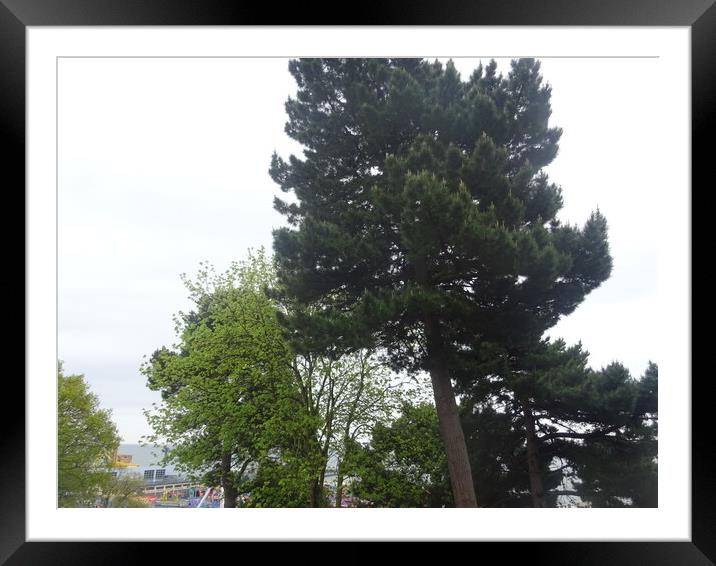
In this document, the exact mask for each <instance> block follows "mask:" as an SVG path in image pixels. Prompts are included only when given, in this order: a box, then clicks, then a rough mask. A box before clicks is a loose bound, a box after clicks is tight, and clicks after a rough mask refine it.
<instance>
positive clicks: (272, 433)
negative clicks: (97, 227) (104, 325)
mask: <svg viewBox="0 0 716 566" xmlns="http://www.w3.org/2000/svg"><path fill="white" fill-rule="evenodd" d="M184 283H185V285H186V287H187V289H188V290H189V291H190V298H191V299H192V301H193V302H194V304H195V306H196V310H193V311H191V312H189V313H179V315H178V316H177V317H176V319H175V323H176V330H177V333H178V335H179V338H180V343H179V344H177V345H175V346H174V347H173V348H171V349H168V348H161V349H159V350H157V351H155V352H154V354H153V355H152V356H151V358H150V360H149V361H148V362H147V363H146V364H144V366H143V368H142V371H143V373H144V374H145V375H146V376H147V383H148V386H149V387H150V388H151V389H153V390H157V391H160V392H161V393H162V398H163V402H162V405H161V406H159V407H155V409H154V410H153V411H147V412H146V414H147V418H148V420H149V422H150V424H151V425H152V427H153V430H154V435H153V436H152V437H150V438H149V439H148V440H149V441H152V442H156V441H158V440H164V441H166V442H167V443H168V444H169V445H171V447H172V448H171V450H170V452H169V453H168V456H167V459H168V460H169V461H172V462H174V463H175V464H176V465H177V467H178V468H179V469H181V470H184V471H186V472H188V473H190V474H192V475H194V476H195V477H199V478H203V479H205V480H208V481H217V480H218V481H220V483H221V485H223V486H224V488H225V490H227V489H228V490H231V491H232V492H234V493H235V492H236V490H238V489H239V488H240V487H242V484H243V482H244V481H245V480H246V477H245V474H244V473H245V472H246V470H247V469H248V464H249V463H251V462H253V463H255V464H258V465H259V466H262V465H266V466H267V465H268V464H267V463H266V462H267V461H268V460H267V459H268V458H269V457H270V454H271V453H273V452H276V451H278V452H279V453H280V455H281V459H282V461H283V463H284V466H288V468H289V469H291V470H292V473H300V472H301V471H302V468H301V466H298V465H292V462H294V460H296V459H299V460H300V457H301V451H302V450H304V444H305V442H304V441H303V440H302V439H305V438H306V437H307V436H310V432H311V431H312V430H314V429H315V426H316V423H315V418H314V417H312V416H311V415H308V414H306V413H305V411H303V409H302V406H301V403H300V401H299V399H298V391H297V389H296V388H295V384H294V383H293V380H292V371H291V362H292V356H291V353H290V351H289V350H288V347H287V344H286V343H285V341H284V340H283V334H282V330H281V327H280V326H279V324H278V321H277V307H276V306H275V304H274V303H273V302H272V301H271V299H269V297H268V296H267V294H266V293H265V292H264V291H265V288H266V287H268V286H271V285H272V284H273V271H272V266H271V264H270V261H269V260H268V259H267V258H266V256H265V254H264V252H263V250H260V251H259V252H258V253H257V254H256V255H253V254H250V255H249V259H248V260H247V261H246V262H243V263H235V264H233V265H232V266H231V268H230V269H229V270H228V271H227V272H226V273H225V274H222V275H216V274H214V273H213V272H212V270H210V269H209V268H208V267H207V266H204V265H203V266H202V269H201V270H200V272H199V275H198V278H197V281H196V282H193V281H191V280H189V279H188V278H186V277H184ZM302 481H304V482H305V483H306V484H308V479H307V478H305V477H304V478H302Z"/></svg>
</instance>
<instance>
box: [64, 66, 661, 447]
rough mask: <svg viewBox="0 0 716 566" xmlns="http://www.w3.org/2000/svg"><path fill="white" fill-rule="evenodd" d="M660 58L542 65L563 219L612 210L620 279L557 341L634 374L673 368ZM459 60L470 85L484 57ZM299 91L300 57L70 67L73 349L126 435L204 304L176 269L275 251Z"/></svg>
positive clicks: (131, 434)
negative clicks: (661, 200) (556, 136)
mask: <svg viewBox="0 0 716 566" xmlns="http://www.w3.org/2000/svg"><path fill="white" fill-rule="evenodd" d="M484 62H485V63H486V62H487V60H485V61H484ZM657 62H658V60H656V59H575V58H564V59H559V58H554V59H544V60H542V71H543V75H544V78H545V80H546V81H547V82H549V83H550V84H551V85H552V87H553V94H552V108H553V114H552V120H551V125H557V126H560V127H562V128H563V129H564V134H563V136H562V140H561V142H560V152H559V154H558V156H557V158H556V159H555V161H554V162H553V164H552V165H550V166H549V168H548V169H547V171H548V173H549V174H550V176H551V178H552V180H553V181H554V182H557V183H558V184H560V185H561V186H562V188H563V191H564V192H563V196H564V201H565V206H564V208H563V210H562V212H561V213H560V218H561V219H562V220H565V221H573V222H577V223H579V224H580V225H581V224H583V223H584V221H585V220H586V218H587V217H588V215H589V213H590V212H591V211H592V210H593V209H595V208H596V207H597V206H598V207H599V208H600V209H601V211H602V212H603V213H604V214H605V216H606V217H607V220H608V222H609V226H610V244H611V250H612V255H613V257H614V270H613V272H612V276H611V278H610V279H609V280H608V281H607V282H606V283H604V284H603V285H602V286H601V287H600V288H599V289H597V290H596V291H594V292H593V293H592V294H591V295H589V296H588V297H587V299H586V300H585V301H584V303H582V305H581V306H580V307H579V308H578V310H577V311H576V312H575V313H574V314H572V315H571V316H569V317H567V318H566V319H564V320H563V321H561V322H560V323H559V324H558V325H557V326H556V327H555V328H554V329H553V330H552V331H551V332H550V335H552V336H553V337H559V336H561V337H563V338H565V339H566V340H567V342H568V343H573V342H576V341H577V340H580V339H581V340H582V342H583V344H584V347H585V348H586V349H587V350H588V351H589V352H590V353H591V357H590V363H591V365H592V366H593V367H596V368H598V367H601V366H603V365H606V364H608V363H609V362H611V361H612V360H619V361H621V362H623V363H624V364H625V365H627V366H628V367H629V369H630V370H631V372H632V375H635V376H640V375H641V374H642V373H643V371H644V369H645V367H646V364H647V361H648V360H653V361H656V362H657V363H658V362H659V358H658V351H657V348H658V344H659V341H658V332H659V328H658V320H657V318H656V313H657V310H658V303H657V241H658V238H659V233H658V232H657V230H658V225H659V223H658V208H657V207H658V204H657V201H658V198H657V197H660V196H661V195H662V191H663V190H665V188H664V187H663V182H662V180H661V178H660V174H661V173H660V167H659V165H660V164H661V163H663V160H664V158H665V155H666V153H665V151H664V147H665V145H666V144H665V143H664V136H665V135H666V134H664V132H663V131H662V130H661V129H660V121H659V120H658V119H655V117H656V116H658V115H659V112H660V111H663V110H664V109H663V108H661V107H660V104H661V103H662V101H660V100H659V98H658V97H651V96H649V95H648V94H649V93H652V92H654V91H655V90H657V89H658V82H659V81H661V80H664V77H662V76H660V75H659V73H658V66H657ZM456 65H457V67H458V70H460V71H461V73H462V75H463V78H467V77H468V76H469V74H470V72H471V71H472V70H473V69H474V67H475V66H476V65H477V60H474V59H472V60H471V59H457V60H456ZM498 65H499V66H500V68H502V69H503V70H506V69H507V67H508V65H509V60H506V59H499V60H498ZM294 92H295V83H294V81H293V78H292V77H291V75H290V74H289V73H288V70H287V60H286V59H267V58H262V59H258V58H256V59H253V58H244V59H228V58H226V59H60V60H59V104H58V112H59V186H58V214H59V222H58V225H59V228H58V246H59V247H58V261H59V281H58V285H59V287H58V306H59V357H60V359H62V360H64V362H65V370H66V372H68V373H84V374H85V376H86V377H87V380H88V382H89V384H90V386H91V388H92V390H93V391H94V392H95V393H96V394H97V395H98V396H99V397H100V399H101V402H102V405H103V406H104V407H106V408H110V409H112V412H113V418H114V420H115V422H116V423H117V424H118V427H119V430H120V434H121V435H122V436H123V438H124V441H125V442H136V441H137V440H138V439H139V437H140V436H142V435H144V434H148V433H149V432H150V429H149V427H148V425H147V424H146V422H145V419H144V416H143V414H142V409H143V408H148V407H149V406H150V405H151V403H152V402H156V401H158V400H159V395H158V394H155V393H153V392H151V391H149V390H148V389H147V388H146V387H145V379H144V377H143V376H142V375H141V374H140V373H139V366H140V364H141V362H142V358H143V356H145V355H147V356H148V355H150V354H151V353H152V352H153V351H154V349H156V348H157V347H159V346H161V345H170V344H172V343H174V341H175V336H174V333H173V324H172V315H173V314H174V313H176V312H177V311H178V310H182V309H187V308H189V307H190V304H189V302H188V300H187V298H186V295H187V293H186V292H185V290H184V287H183V285H182V283H181V281H180V279H179V274H180V273H183V272H185V273H187V274H190V275H192V274H194V273H195V272H196V269H197V267H198V264H199V261H202V260H208V261H210V262H212V263H213V264H214V265H215V266H216V268H217V270H223V269H225V268H226V267H228V265H229V263H230V262H231V261H233V260H239V259H243V258H244V257H245V255H246V250H247V248H249V247H254V248H256V247H259V246H265V247H266V248H267V249H268V250H271V249H272V248H271V246H272V238H271V230H272V228H273V227H275V226H279V225H281V224H282V223H283V218H282V217H281V216H280V215H278V214H277V213H276V212H275V211H274V210H273V207H272V200H273V197H274V196H275V195H277V194H278V193H279V190H278V187H277V186H276V185H275V184H274V183H273V182H272V181H271V179H270V177H269V176H268V166H269V160H270V157H271V153H272V152H273V150H274V149H276V150H277V151H278V152H279V154H281V155H283V156H284V157H285V156H288V155H289V154H290V153H292V152H293V153H296V154H299V153H300V147H299V146H298V145H297V144H296V143H295V142H293V141H292V140H290V139H289V138H288V137H287V136H286V135H285V134H284V131H283V128H284V124H285V121H286V115H285V112H284V102H285V101H286V99H287V97H288V96H289V95H292V94H293V93H294Z"/></svg>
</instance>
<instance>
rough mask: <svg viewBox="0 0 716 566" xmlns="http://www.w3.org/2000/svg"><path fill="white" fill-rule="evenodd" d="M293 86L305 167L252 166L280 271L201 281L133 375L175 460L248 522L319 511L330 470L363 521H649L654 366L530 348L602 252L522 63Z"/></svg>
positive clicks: (590, 281) (342, 64)
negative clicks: (241, 497)
mask: <svg viewBox="0 0 716 566" xmlns="http://www.w3.org/2000/svg"><path fill="white" fill-rule="evenodd" d="M289 71H290V73H291V74H292V75H293V77H294V78H295V80H296V84H297V88H298V90H297V94H296V96H295V98H290V99H289V100H288V102H287V103H286V112H287V115H288V122H287V124H286V132H287V133H288V135H289V136H290V137H292V138H293V139H295V140H296V141H298V142H299V143H300V144H302V145H303V147H304V150H303V155H302V156H301V157H300V158H299V157H296V156H293V155H292V156H290V157H289V158H288V159H283V158H282V157H280V156H278V155H276V154H274V156H273V158H272V160H271V166H270V171H269V172H270V175H271V177H272V178H273V180H274V181H275V182H276V183H277V184H278V185H279V186H280V188H281V190H282V191H284V192H285V193H290V194H292V198H290V199H286V200H282V199H278V198H277V199H276V200H275V208H276V210H278V211H279V212H280V213H281V214H283V215H284V216H285V218H286V221H287V226H286V227H284V228H280V229H277V230H276V231H275V232H274V250H275V262H276V269H275V272H274V271H273V269H272V266H271V265H270V262H268V260H267V259H266V258H264V257H263V256H260V257H259V258H256V259H255V260H253V261H250V262H249V263H248V264H244V265H240V266H237V267H236V268H235V269H234V270H232V271H230V272H229V273H228V274H226V275H223V276H219V277H216V276H214V278H213V279H212V278H211V277H209V275H208V274H203V275H201V276H200V278H199V283H198V284H197V285H196V286H191V285H194V284H190V289H191V290H192V293H193V295H192V298H193V299H194V301H195V303H196V310H194V311H192V312H191V313H189V314H186V315H181V316H180V317H179V318H178V320H177V325H178V328H177V329H178V332H179V335H180V337H181V341H180V344H177V345H176V347H174V348H171V349H161V350H158V351H157V352H155V353H154V355H153V356H152V358H151V360H149V362H148V364H147V365H146V366H145V368H144V371H145V373H146V374H147V377H148V380H149V385H150V387H152V388H154V389H156V390H159V391H161V392H162V396H163V404H162V405H161V406H160V407H157V409H156V411H154V412H152V413H151V415H150V419H152V423H153V424H154V426H155V430H156V431H157V433H158V434H160V435H162V436H164V437H166V438H168V439H170V440H171V442H173V443H176V445H177V447H176V449H175V451H174V453H173V456H174V457H175V458H176V459H177V460H178V461H179V462H181V463H183V464H184V465H185V466H186V469H187V470H190V469H191V470H202V473H207V474H208V473H212V474H214V476H213V477H214V478H216V481H217V482H219V481H220V482H222V484H223V485H224V486H225V493H229V494H230V496H231V497H232V498H233V496H234V494H235V493H236V490H243V489H247V490H249V491H250V492H251V494H252V497H251V501H252V504H255V505H266V506H269V505H271V506H273V505H281V506H284V505H312V506H315V505H322V504H325V498H324V496H323V495H322V493H323V491H322V484H323V481H324V479H325V475H326V467H327V462H328V455H329V454H332V453H335V454H337V456H336V457H337V461H338V477H339V480H341V481H340V482H339V483H342V482H343V480H344V479H346V478H349V477H351V478H354V479H355V481H354V482H353V483H352V485H353V486H354V490H355V493H356V494H360V495H362V496H363V497H364V498H366V499H368V500H370V501H372V502H373V504H375V505H443V504H444V505H455V506H458V507H474V506H476V505H478V503H479V504H480V505H483V506H488V505H495V506H496V505H528V504H531V505H534V506H537V507H543V506H548V505H559V504H565V503H564V502H565V501H566V499H565V498H569V497H579V501H581V502H583V504H592V505H605V506H607V505H609V506H612V505H655V504H656V487H655V486H656V481H655V478H656V422H657V412H656V410H657V403H656V396H657V388H656V383H657V370H656V366H655V365H649V367H648V368H646V372H645V374H644V377H643V378H642V379H641V380H637V379H634V378H632V377H631V376H630V375H629V373H628V371H626V369H625V368H624V367H622V366H621V365H619V364H612V365H610V366H608V367H606V368H603V369H601V370H599V371H595V370H592V369H590V368H588V367H587V365H586V359H587V358H586V356H587V354H586V352H584V351H582V349H581V346H580V345H576V346H567V345H566V344H564V343H563V342H560V341H555V342H552V341H550V340H546V339H545V338H544V336H545V335H546V332H547V331H548V330H549V329H550V328H551V327H553V326H554V325H555V324H556V323H557V321H558V320H559V319H560V318H561V317H563V316H565V315H568V314H570V313H572V312H573V311H574V310H575V309H576V308H577V306H578V305H579V304H580V303H581V302H582V301H583V300H584V299H585V297H586V296H587V295H588V294H589V293H590V292H591V291H593V290H594V289H596V288H597V287H599V286H600V285H601V284H602V283H603V282H604V281H605V280H607V279H608V277H609V276H610V274H611V270H612V258H611V255H610V251H609V244H608V238H607V221H606V219H605V217H604V216H603V215H602V214H601V213H600V211H599V210H596V211H595V212H593V213H592V214H591V215H590V217H589V218H588V219H587V221H586V222H585V224H584V225H583V226H576V225H572V224H568V223H563V222H562V221H561V220H560V219H559V218H558V217H557V215H558V212H559V211H560V209H561V208H562V204H563V199H562V191H561V188H560V187H558V186H556V185H555V184H554V183H552V182H551V181H550V180H549V178H548V176H547V174H546V173H545V172H544V167H545V166H547V165H548V164H549V163H551V162H552V160H553V159H554V158H555V156H556V155H557V151H558V142H559V139H560V136H561V133H562V132H561V130H560V129H559V128H555V127H550V126H549V125H548V121H549V116H550V114H551V106H550V97H551V88H550V87H549V85H547V84H543V81H542V76H541V75H540V64H539V62H538V61H535V60H533V59H519V60H514V61H512V63H511V67H510V70H509V72H508V73H507V75H506V76H503V75H502V74H498V73H497V66H496V64H495V62H494V61H492V62H490V63H489V64H488V65H487V66H484V67H483V66H482V65H480V66H479V67H478V68H477V69H476V70H475V71H474V73H473V74H472V75H471V76H470V77H469V78H468V79H467V80H462V78H461V77H460V75H459V73H458V72H457V71H456V69H455V66H454V65H453V64H452V62H449V63H448V64H447V65H442V64H441V63H439V62H437V61H436V62H432V63H431V62H428V61H425V60H419V59H338V58H336V59H299V60H292V61H290V63H289ZM388 369H389V370H391V371H393V372H395V373H396V374H398V375H405V376H418V375H421V374H422V373H423V372H425V373H426V374H427V375H428V376H429V380H430V386H431V389H432V394H433V400H434V408H430V407H427V406H425V405H421V404H420V403H417V404H416V403H412V404H410V403H409V404H405V400H403V399H401V398H400V395H393V393H394V390H391V389H390V388H388V387H387V384H388V374H387V373H384V372H386V371H387V370H388ZM373 379H375V380H376V381H375V383H374V382H373ZM369 383H370V384H373V387H374V390H371V392H370V394H369V391H368V390H367V389H366V387H367V384H369ZM343 388H345V389H343ZM341 395H343V400H342V401H339V397H340V396H341ZM458 398H459V400H460V402H459V403H458V402H457V399H458ZM361 403H365V404H366V406H367V407H371V408H372V409H371V411H373V412H371V411H368V410H367V409H366V411H367V412H366V414H367V415H370V416H369V417H366V418H367V420H366V422H365V424H358V423H359V422H360V421H359V420H355V419H357V418H358V417H359V416H360V417H362V415H363V414H364V410H363V409H362V408H361V406H360V404H361ZM396 403H398V404H399V405H400V407H401V409H400V411H401V415H400V416H398V417H397V418H394V417H393V416H392V415H393V413H391V410H392V408H393V407H395V405H396ZM346 423H348V424H346ZM350 423H353V424H350ZM351 426H354V427H355V428H354V429H353V432H351V430H352V429H351ZM362 435H363V436H362ZM438 438H439V441H438ZM252 466H254V468H252ZM249 469H253V470H254V472H255V473H252V474H250V475H251V478H250V479H249V477H248V476H246V475H245V473H246V471H247V470H249ZM245 481H246V482H250V484H245V483H244V482H245ZM448 485H449V489H448V488H447V486H448ZM232 490H233V491H232ZM575 501H576V500H575ZM585 502H586V503H585Z"/></svg>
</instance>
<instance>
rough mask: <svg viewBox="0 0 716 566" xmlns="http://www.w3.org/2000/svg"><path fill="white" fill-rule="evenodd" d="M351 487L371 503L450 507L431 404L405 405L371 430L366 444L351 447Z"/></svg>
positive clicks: (447, 479) (440, 443)
mask: <svg viewBox="0 0 716 566" xmlns="http://www.w3.org/2000/svg"><path fill="white" fill-rule="evenodd" d="M347 463H348V464H349V465H350V469H351V472H352V475H354V476H356V478H357V479H356V480H355V481H354V482H353V483H352V484H351V491H352V493H353V495H355V496H356V497H358V498H360V499H362V500H366V501H369V502H370V503H371V504H372V506H376V507H445V506H452V495H451V493H450V482H449V478H448V469H447V460H446V458H445V451H444V449H443V446H442V442H441V440H440V430H439V425H438V418H437V413H436V412H435V407H434V406H433V405H431V404H428V403H423V404H420V405H412V404H410V403H405V404H404V405H403V407H402V414H401V415H400V416H399V417H398V418H397V419H396V420H395V421H393V422H392V423H390V424H389V425H383V424H380V425H378V426H376V427H375V429H374V430H373V435H372V438H371V440H370V443H369V444H368V445H367V446H355V447H354V448H353V450H352V452H351V455H350V458H349V460H348V462H347Z"/></svg>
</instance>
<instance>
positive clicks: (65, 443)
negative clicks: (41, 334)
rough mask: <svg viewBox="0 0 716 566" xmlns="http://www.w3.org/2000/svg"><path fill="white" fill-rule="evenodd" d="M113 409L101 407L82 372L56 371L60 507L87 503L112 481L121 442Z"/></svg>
mask: <svg viewBox="0 0 716 566" xmlns="http://www.w3.org/2000/svg"><path fill="white" fill-rule="evenodd" d="M119 442H120V438H119V436H118V433H117V428H116V426H115V425H114V423H113V422H112V420H111V412H110V411H108V410H106V409H100V408H99V399H98V398H97V396H96V395H95V394H94V393H92V392H91V391H90V389H89V386H88V385H87V383H86V382H85V380H84V376H83V375H64V373H63V371H62V363H61V362H60V363H59V365H58V372H57V499H58V506H59V507H87V506H92V505H93V504H94V501H95V498H96V497H97V496H98V495H100V493H102V492H103V490H105V489H106V486H107V485H108V483H109V482H110V479H111V476H110V473H109V469H108V467H109V465H110V463H111V460H112V455H113V454H114V453H115V452H116V450H117V447H118V446H119Z"/></svg>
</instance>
